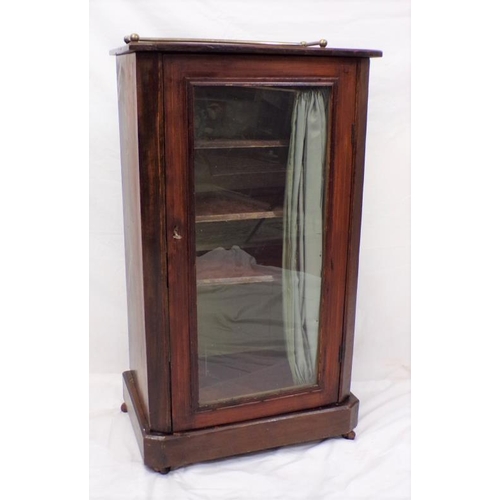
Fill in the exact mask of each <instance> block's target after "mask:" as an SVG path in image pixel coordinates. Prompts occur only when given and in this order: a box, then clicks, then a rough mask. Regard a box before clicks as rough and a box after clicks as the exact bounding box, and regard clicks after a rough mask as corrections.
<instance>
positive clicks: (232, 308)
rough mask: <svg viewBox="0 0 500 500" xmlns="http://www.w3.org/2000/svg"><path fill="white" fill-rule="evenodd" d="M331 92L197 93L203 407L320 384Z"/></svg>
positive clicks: (239, 89) (252, 88)
mask: <svg viewBox="0 0 500 500" xmlns="http://www.w3.org/2000/svg"><path fill="white" fill-rule="evenodd" d="M330 92H331V88H330V87H329V88H328V90H326V89H325V88H324V87H315V86H303V85H302V86H296V87H294V86H288V85H286V86H273V87H271V86H266V85H260V86H257V85H243V84H242V85H237V84H232V85H195V86H194V101H193V102H194V106H193V116H192V117H191V119H192V123H193V129H194V153H193V154H194V190H195V193H194V195H195V224H196V239H195V241H196V283H197V286H196V291H197V297H196V303H197V346H198V347H197V350H198V357H197V360H198V366H197V368H198V369H197V373H198V399H199V400H198V404H199V406H204V405H211V406H213V405H217V404H222V405H223V404H224V403H226V404H227V403H228V402H229V403H230V402H231V401H233V400H235V399H245V398H255V397H260V396H265V395H268V394H272V393H280V392H283V391H289V390H290V391H293V390H296V389H297V388H302V387H304V388H306V387H308V386H314V385H316V384H317V380H318V369H317V357H318V354H317V353H318V338H319V317H320V297H321V276H322V266H323V246H324V241H323V222H324V221H323V217H324V215H323V214H324V210H323V208H324V207H323V205H324V193H325V164H326V144H327V137H328V129H329V127H328V116H329V100H330Z"/></svg>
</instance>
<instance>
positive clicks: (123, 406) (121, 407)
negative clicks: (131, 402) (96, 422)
mask: <svg viewBox="0 0 500 500" xmlns="http://www.w3.org/2000/svg"><path fill="white" fill-rule="evenodd" d="M120 410H121V411H122V412H123V413H127V411H128V410H127V405H126V404H125V403H122V405H121V406H120Z"/></svg>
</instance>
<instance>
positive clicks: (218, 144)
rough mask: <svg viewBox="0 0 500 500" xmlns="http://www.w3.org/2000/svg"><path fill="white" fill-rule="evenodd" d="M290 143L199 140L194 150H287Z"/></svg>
mask: <svg viewBox="0 0 500 500" xmlns="http://www.w3.org/2000/svg"><path fill="white" fill-rule="evenodd" d="M287 147H288V141H285V140H283V141H277V140H276V141H265V140H238V141H237V140H229V139H214V140H212V141H209V140H198V141H195V143H194V149H242V148H244V149H247V148H287Z"/></svg>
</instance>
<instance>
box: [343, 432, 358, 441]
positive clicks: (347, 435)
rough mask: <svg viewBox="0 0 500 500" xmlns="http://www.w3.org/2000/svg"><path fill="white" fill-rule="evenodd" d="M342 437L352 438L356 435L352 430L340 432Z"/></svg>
mask: <svg viewBox="0 0 500 500" xmlns="http://www.w3.org/2000/svg"><path fill="white" fill-rule="evenodd" d="M342 437H343V438H344V439H350V440H353V439H354V438H355V437H356V433H355V432H354V431H350V432H348V433H347V434H342Z"/></svg>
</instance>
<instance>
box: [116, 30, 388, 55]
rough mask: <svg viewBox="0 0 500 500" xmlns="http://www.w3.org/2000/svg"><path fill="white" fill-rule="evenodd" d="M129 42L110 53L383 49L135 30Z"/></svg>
mask: <svg viewBox="0 0 500 500" xmlns="http://www.w3.org/2000/svg"><path fill="white" fill-rule="evenodd" d="M125 42H126V45H124V46H123V47H119V48H117V49H114V50H111V51H110V54H111V55H116V56H119V55H123V54H130V53H132V52H167V53H177V52H187V53H218V54H279V55H307V56H328V57H382V52H381V51H380V50H367V49H342V48H338V49H335V48H327V47H326V45H327V41H326V40H324V39H322V40H319V41H317V42H298V43H291V42H257V41H245V40H202V39H182V38H145V37H139V35H137V34H135V33H134V34H132V35H130V36H126V37H125Z"/></svg>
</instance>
